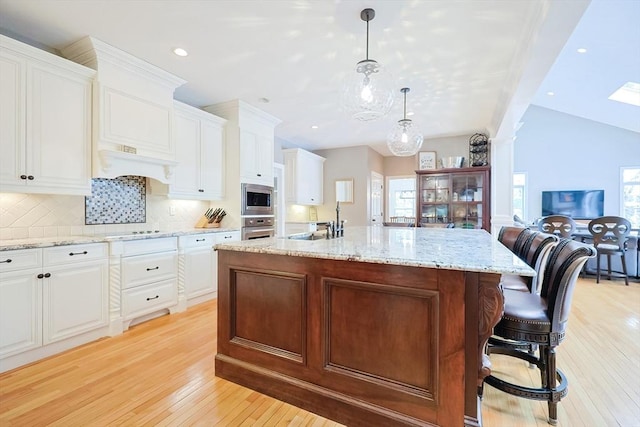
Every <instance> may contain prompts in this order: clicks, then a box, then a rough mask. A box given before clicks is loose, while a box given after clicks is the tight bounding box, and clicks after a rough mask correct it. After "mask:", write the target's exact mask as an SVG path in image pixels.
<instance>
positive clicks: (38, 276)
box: [36, 273, 44, 279]
mask: <svg viewBox="0 0 640 427" xmlns="http://www.w3.org/2000/svg"><path fill="white" fill-rule="evenodd" d="M36 277H37V278H38V279H42V278H43V277H44V274H42V273H40V274H38V275H37V276H36Z"/></svg>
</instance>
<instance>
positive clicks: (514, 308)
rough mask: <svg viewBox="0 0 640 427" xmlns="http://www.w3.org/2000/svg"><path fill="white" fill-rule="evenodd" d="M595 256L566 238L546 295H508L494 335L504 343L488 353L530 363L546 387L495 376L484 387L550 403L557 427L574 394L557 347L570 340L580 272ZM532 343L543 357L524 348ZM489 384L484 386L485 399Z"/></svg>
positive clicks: (547, 276)
mask: <svg viewBox="0 0 640 427" xmlns="http://www.w3.org/2000/svg"><path fill="white" fill-rule="evenodd" d="M595 254H596V251H595V249H594V248H593V246H591V245H586V244H584V243H581V242H577V241H574V240H570V239H561V240H560V242H559V243H558V244H557V245H556V246H555V247H554V248H553V250H552V251H551V254H550V255H549V259H548V262H547V266H546V268H545V271H544V279H543V282H542V289H541V291H540V295H537V294H535V293H526V292H518V291H513V290H509V289H505V290H504V291H503V292H504V301H505V304H504V315H503V316H502V319H501V320H500V321H499V322H498V324H497V325H496V326H495V328H494V336H497V337H499V338H500V339H501V340H500V342H499V343H495V344H490V345H489V347H488V348H487V353H488V354H504V355H507V356H512V357H515V358H517V359H521V360H525V361H527V362H529V364H533V365H535V366H536V367H537V368H538V369H539V370H540V382H541V386H540V387H525V386H522V385H519V384H514V383H511V382H507V381H504V380H502V379H500V378H497V377H495V376H494V375H489V376H488V377H486V378H485V380H484V382H486V383H487V384H489V385H490V386H492V387H495V388H497V389H498V390H501V391H504V392H505V393H509V394H512V395H515V396H518V397H523V398H526V399H534V400H546V401H547V406H548V408H549V419H548V422H549V424H551V425H556V424H557V422H558V402H560V400H561V399H562V398H563V397H564V396H566V394H567V392H568V388H567V384H568V383H567V377H566V376H565V375H564V374H563V373H562V371H560V370H559V369H557V367H556V347H558V346H559V345H560V343H561V342H562V341H563V340H564V338H565V336H566V326H567V321H568V319H569V311H570V308H571V299H572V296H573V290H574V289H575V284H576V280H577V278H578V274H579V273H580V269H581V268H582V266H583V265H584V263H585V262H586V261H587V259H588V258H593V257H594V256H595ZM509 340H510V341H514V342H513V343H510V342H509ZM526 343H528V344H530V345H532V346H534V345H538V346H539V349H540V350H539V356H538V357H536V356H535V355H533V354H530V353H529V352H527V351H526V350H522V349H521V348H522V345H523V344H526ZM484 382H483V384H481V385H480V386H479V387H478V395H479V396H480V397H481V398H482V393H483V390H484Z"/></svg>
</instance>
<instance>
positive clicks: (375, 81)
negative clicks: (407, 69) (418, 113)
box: [342, 9, 395, 121]
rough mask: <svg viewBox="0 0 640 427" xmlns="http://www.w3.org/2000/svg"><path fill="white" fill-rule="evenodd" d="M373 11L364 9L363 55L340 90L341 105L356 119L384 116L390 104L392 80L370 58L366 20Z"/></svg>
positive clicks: (391, 99) (367, 119) (391, 100)
mask: <svg viewBox="0 0 640 427" xmlns="http://www.w3.org/2000/svg"><path fill="white" fill-rule="evenodd" d="M375 15H376V13H375V11H374V10H373V9H364V10H363V11H362V12H360V18H361V19H362V20H363V21H365V22H366V23H367V50H366V55H367V56H366V58H365V59H363V60H362V61H360V62H358V63H357V64H356V67H355V70H354V71H355V72H352V73H351V74H350V75H348V76H347V78H346V80H345V82H344V87H343V90H342V106H343V108H344V109H345V110H346V111H347V112H348V113H349V114H351V116H352V117H353V118H354V119H356V120H361V121H369V120H376V119H379V118H380V117H383V116H385V115H386V114H387V113H389V111H390V110H391V106H392V105H393V88H394V86H395V85H394V82H393V79H392V77H391V75H390V74H389V73H388V72H387V71H386V69H385V68H384V67H383V66H382V65H381V64H380V63H378V62H377V61H375V60H373V59H369V21H371V20H372V19H373V18H374V16H375Z"/></svg>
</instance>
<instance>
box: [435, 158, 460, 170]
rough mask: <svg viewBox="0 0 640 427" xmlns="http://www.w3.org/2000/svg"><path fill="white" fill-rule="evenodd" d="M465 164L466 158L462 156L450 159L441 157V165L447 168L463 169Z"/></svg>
mask: <svg viewBox="0 0 640 427" xmlns="http://www.w3.org/2000/svg"><path fill="white" fill-rule="evenodd" d="M463 164H464V157H462V156H450V157H441V158H440V165H441V166H442V167H443V168H445V169H449V168H461V167H462V165H463Z"/></svg>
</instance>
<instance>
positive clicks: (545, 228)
mask: <svg viewBox="0 0 640 427" xmlns="http://www.w3.org/2000/svg"><path fill="white" fill-rule="evenodd" d="M577 227H578V226H577V224H576V222H575V221H574V220H573V219H572V218H571V217H568V216H565V215H549V216H545V217H543V218H540V221H538V230H540V231H542V232H545V233H549V234H558V235H560V237H565V238H570V237H571V236H572V235H573V234H574V233H575V232H576V229H577Z"/></svg>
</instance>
